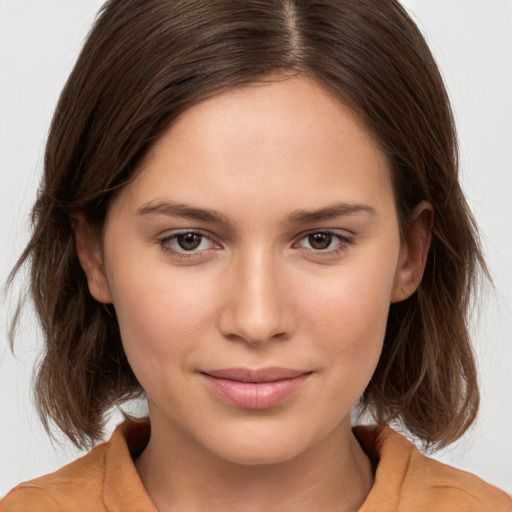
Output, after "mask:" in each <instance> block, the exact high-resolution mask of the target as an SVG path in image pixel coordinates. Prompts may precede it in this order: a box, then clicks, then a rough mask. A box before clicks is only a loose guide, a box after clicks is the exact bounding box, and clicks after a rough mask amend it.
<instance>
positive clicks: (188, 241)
mask: <svg viewBox="0 0 512 512" xmlns="http://www.w3.org/2000/svg"><path fill="white" fill-rule="evenodd" d="M159 245H160V247H161V249H162V250H163V251H164V252H166V253H169V254H171V255H173V256H177V257H182V258H187V257H193V256H199V255H200V254H201V253H202V252H203V251H208V250H211V249H217V248H218V245H216V244H215V243H214V242H213V241H212V240H211V239H210V238H209V237H207V236H206V235H204V234H203V233H200V232H197V231H182V232H180V233H174V234H172V235H168V236H166V237H164V238H162V239H161V240H159Z"/></svg>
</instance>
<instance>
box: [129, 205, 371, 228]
mask: <svg viewBox="0 0 512 512" xmlns="http://www.w3.org/2000/svg"><path fill="white" fill-rule="evenodd" d="M357 213H368V214H371V215H375V214H376V213H377V211H376V210H375V208H373V207H372V206H370V205H367V204H361V203H334V204H331V205H328V206H326V207H324V208H320V209H317V210H295V211H294V212H292V213H291V214H290V215H289V216H288V219H287V220H288V222H290V223H293V224H307V223H312V222H318V221H322V220H329V219H334V218H336V217H344V216H347V215H354V214H357ZM150 214H153V215H168V216H170V217H181V218H184V219H190V220H198V221H202V222H209V223H215V224H220V225H223V226H227V227H230V226H232V225H233V223H232V222H230V221H229V219H228V218H227V217H226V216H225V215H223V214H222V213H220V212H218V211H216V210H210V209H205V208H196V207H193V206H190V205H187V204H184V203H178V202H174V201H158V202H155V201H151V202H149V203H146V204H144V205H142V206H141V207H140V208H139V209H138V210H137V215H150Z"/></svg>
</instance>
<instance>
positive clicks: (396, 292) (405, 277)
mask: <svg viewBox="0 0 512 512" xmlns="http://www.w3.org/2000/svg"><path fill="white" fill-rule="evenodd" d="M433 225H434V207H433V206H432V205H431V204H430V203H429V202H427V201H423V202H421V203H420V204H419V205H418V206H417V207H416V208H415V209H414V211H413V213H412V218H411V222H410V226H409V230H408V233H407V235H406V236H407V238H406V239H405V240H404V241H403V242H402V247H401V249H400V257H399V261H398V266H397V270H396V274H395V282H394V288H393V294H392V296H391V302H400V301H402V300H405V299H407V298H408V297H410V296H411V295H412V294H413V293H414V292H415V291H416V289H417V288H418V286H419V285H420V283H421V279H422V278H423V272H424V271H425V265H426V263H427V256H428V251H429V249H430V244H431V241H432V227H433Z"/></svg>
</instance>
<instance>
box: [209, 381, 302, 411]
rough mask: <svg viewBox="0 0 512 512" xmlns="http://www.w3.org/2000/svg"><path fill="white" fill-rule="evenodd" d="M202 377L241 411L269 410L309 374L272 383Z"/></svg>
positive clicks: (296, 387) (290, 393)
mask: <svg viewBox="0 0 512 512" xmlns="http://www.w3.org/2000/svg"><path fill="white" fill-rule="evenodd" d="M202 375H203V377H204V378H205V380H206V382H207V384H208V386H209V388H210V389H211V390H212V391H213V392H214V393H215V394H216V395H217V396H219V397H220V398H222V399H223V400H225V401H226V402H228V403H230V404H232V405H236V406H237V407H240V408H242V409H270V408H271V407H276V406H277V405H280V404H281V403H282V402H284V401H285V400H286V399H287V398H288V397H290V396H291V395H293V394H294V393H295V392H296V391H298V390H299V389H300V388H301V387H302V386H303V384H304V383H305V381H306V380H307V378H308V377H309V376H310V375H311V374H310V373H305V374H303V375H300V376H298V377H295V378H293V379H283V380H276V381H273V382H240V381H237V380H228V379H220V378H217V377H212V376H211V375H207V374H202Z"/></svg>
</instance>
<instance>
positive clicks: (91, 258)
mask: <svg viewBox="0 0 512 512" xmlns="http://www.w3.org/2000/svg"><path fill="white" fill-rule="evenodd" d="M71 226H72V228H73V232H74V234H75V246H76V252H77V254H78V259H79V260H80V265H81V266H82V269H83V270H84V272H85V275H86V277H87V283H88V285H89V291H90V292H91V295H92V296H93V297H94V298H95V299H96V300H97V301H98V302H102V303H104V304H108V303H111V302H112V294H111V292H110V286H109V283H108V280H107V276H106V273H105V267H104V266H103V251H102V248H101V243H100V239H99V236H98V234H97V233H96V231H95V230H94V229H93V228H92V226H91V225H90V223H89V221H88V220H87V218H86V217H85V215H84V214H83V213H74V214H73V215H72V216H71Z"/></svg>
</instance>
